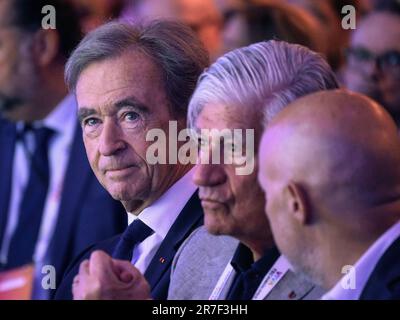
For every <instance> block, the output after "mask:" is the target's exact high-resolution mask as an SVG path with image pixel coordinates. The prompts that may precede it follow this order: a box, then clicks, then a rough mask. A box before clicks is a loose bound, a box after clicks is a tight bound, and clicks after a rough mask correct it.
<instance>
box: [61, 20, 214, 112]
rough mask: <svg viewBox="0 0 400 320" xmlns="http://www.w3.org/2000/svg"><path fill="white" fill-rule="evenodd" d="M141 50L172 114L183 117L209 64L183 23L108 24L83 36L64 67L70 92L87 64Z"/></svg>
mask: <svg viewBox="0 0 400 320" xmlns="http://www.w3.org/2000/svg"><path fill="white" fill-rule="evenodd" d="M128 50H140V51H142V52H143V53H144V54H146V55H147V56H149V57H150V58H151V59H153V61H154V62H155V63H156V64H157V65H158V66H159V67H160V70H161V73H162V75H163V78H164V88H165V91H166V94H167V97H168V99H169V102H170V105H171V106H172V109H173V111H174V112H175V113H176V115H178V116H186V114H187V107H188V104H189V99H190V96H191V95H192V93H193V90H194V89H195V87H196V83H197V80H198V77H199V76H200V74H201V73H202V72H203V70H204V69H205V68H206V67H207V66H208V64H209V58H208V53H207V51H206V50H205V48H204V47H203V45H202V43H201V42H200V40H198V38H197V37H196V35H195V34H194V33H193V31H192V30H191V29H190V28H189V27H187V26H185V25H184V24H182V23H179V22H176V21H169V20H154V21H152V22H150V23H148V24H143V25H135V24H132V23H127V22H110V23H107V24H105V25H103V26H101V27H100V28H98V29H96V30H94V31H93V32H91V33H89V34H88V35H86V37H85V38H84V39H83V40H82V41H81V43H80V44H79V45H78V47H77V48H76V49H75V50H74V52H73V53H72V55H71V57H70V58H69V60H68V62H67V64H66V67H65V80H66V83H67V85H68V87H69V89H70V90H71V91H75V89H76V84H77V82H78V80H79V76H80V75H81V73H82V71H83V70H84V69H85V68H87V67H88V66H89V65H90V64H92V63H94V62H98V61H102V60H105V59H111V58H115V57H118V56H120V55H121V54H122V53H125V52H126V51H128Z"/></svg>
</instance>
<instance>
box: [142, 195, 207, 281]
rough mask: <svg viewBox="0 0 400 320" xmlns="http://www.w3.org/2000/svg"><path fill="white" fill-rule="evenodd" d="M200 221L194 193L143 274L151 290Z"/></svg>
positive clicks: (198, 200) (201, 211)
mask: <svg viewBox="0 0 400 320" xmlns="http://www.w3.org/2000/svg"><path fill="white" fill-rule="evenodd" d="M202 221H203V209H202V207H201V203H200V199H199V196H198V192H197V191H196V192H195V193H194V194H193V196H192V197H191V198H190V199H189V201H188V202H187V204H186V205H185V207H184V208H183V210H182V211H181V213H180V214H179V216H178V218H177V219H176V221H175V222H174V224H173V225H172V227H171V229H170V230H169V232H168V234H167V236H166V237H165V239H164V241H163V242H162V244H161V246H160V248H159V249H158V251H157V252H156V255H155V256H154V258H153V259H152V261H151V263H150V265H149V267H148V268H147V270H146V272H145V274H144V275H145V277H146V279H147V281H148V282H149V283H150V287H151V288H153V289H154V287H155V286H156V285H157V284H158V282H159V281H160V279H161V277H162V276H163V274H164V273H165V272H167V271H169V270H170V265H171V263H172V260H173V258H174V256H175V254H176V252H177V251H178V249H179V246H180V245H181V244H182V242H183V241H184V240H185V239H186V238H187V237H188V236H189V234H190V233H191V232H192V231H193V230H194V229H195V228H197V227H198V226H200V225H201V223H202Z"/></svg>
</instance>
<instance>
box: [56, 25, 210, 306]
mask: <svg viewBox="0 0 400 320" xmlns="http://www.w3.org/2000/svg"><path fill="white" fill-rule="evenodd" d="M207 65H208V56H207V53H206V51H205V49H204V48H203V46H202V45H201V43H200V41H199V40H198V39H197V38H196V36H195V34H194V33H193V32H192V31H191V30H190V28H188V27H187V26H184V25H183V24H180V23H177V22H167V21H155V22H152V23H150V24H148V25H145V26H141V27H140V26H134V25H130V24H124V23H117V22H116V23H109V24H107V25H104V26H102V27H100V28H99V29H97V30H95V31H94V32H93V33H91V34H89V35H88V36H86V37H85V38H84V39H83V41H82V42H81V43H80V44H79V46H78V47H77V49H76V50H75V51H74V53H73V54H72V55H71V57H70V59H69V61H68V63H67V66H66V79H67V82H68V85H69V87H70V89H71V90H72V91H73V92H75V94H76V97H77V101H78V109H79V111H78V116H79V120H80V123H81V127H82V128H83V139H84V144H85V147H86V152H87V155H88V158H89V162H90V164H91V167H92V169H93V171H94V173H95V174H96V176H97V178H98V180H99V181H100V183H101V184H102V185H103V186H104V187H105V188H106V189H107V191H108V192H109V193H110V194H111V195H112V197H113V198H114V199H118V200H120V201H121V203H122V204H123V206H124V207H125V210H126V211H127V212H128V216H129V227H128V228H127V229H126V230H125V232H124V233H123V234H122V235H121V236H117V237H116V238H113V239H110V240H108V241H105V242H103V243H100V244H98V245H95V246H93V247H91V248H89V249H88V250H86V251H85V252H84V253H82V255H81V256H80V257H79V258H78V259H77V260H76V261H75V263H73V265H72V267H71V269H70V271H69V272H68V273H67V274H66V277H65V279H64V280H63V282H62V284H61V287H60V288H59V290H58V292H57V295H56V298H58V299H68V298H71V289H72V283H74V292H75V293H76V294H75V296H74V298H77V299H89V298H98V299H102V298H103V299H104V298H109V297H108V296H107V292H108V290H107V288H109V287H110V286H111V287H113V286H114V285H118V283H117V282H118V279H119V278H118V276H116V277H106V276H105V275H106V274H108V275H110V274H113V272H114V271H115V269H117V268H118V264H119V263H121V260H128V263H132V264H134V265H135V267H136V268H137V269H138V270H140V271H141V272H142V273H143V274H144V275H145V277H146V279H147V281H148V282H149V283H150V287H151V294H152V297H153V298H155V299H165V298H166V297H167V292H168V286H169V273H170V266H171V262H172V259H173V257H174V255H175V253H176V251H177V249H178V248H179V246H180V244H181V243H182V242H183V241H184V239H185V238H186V237H187V236H188V235H189V234H190V233H191V232H192V231H193V230H194V229H195V228H196V227H198V226H199V225H200V224H201V223H202V217H203V213H202V209H201V204H200V201H199V198H198V195H197V187H196V186H195V185H194V183H193V182H192V175H193V170H192V167H193V161H188V162H182V161H181V160H180V159H179V161H177V156H179V154H177V151H178V147H179V150H180V147H182V146H183V144H184V142H185V141H182V139H181V138H179V141H177V139H176V138H177V136H176V135H175V134H176V133H177V132H175V130H178V132H179V131H180V130H181V129H184V128H186V115H187V106H188V103H189V99H190V96H191V94H192V93H193V90H194V88H195V86H196V82H197V78H198V77H199V75H200V74H201V72H202V71H203V69H204V68H205V67H206V66H207ZM159 133H160V134H161V135H160V136H158V134H159ZM163 134H165V136H164V138H162V135H163ZM155 136H157V139H158V140H157V141H158V142H159V143H160V148H158V149H157V152H155V153H154V154H153V152H151V150H153V151H154V145H153V143H154V141H155V139H156V138H155ZM167 136H168V137H169V140H168V142H167V140H166V137H167ZM174 136H175V138H174ZM163 142H164V143H163ZM167 148H168V152H167V151H166V149H167ZM155 154H157V155H155ZM98 250H102V251H104V252H101V253H99V252H98ZM94 251H96V253H94V254H92V253H93V252H94ZM78 273H79V274H78ZM122 276H123V275H122ZM130 280H133V279H130ZM131 284H133V282H132V283H131ZM122 285H123V286H125V287H126V286H127V285H128V286H129V285H130V283H129V281H128V284H126V283H122ZM93 286H94V287H95V290H94V292H93V291H92V290H90V289H91V288H93Z"/></svg>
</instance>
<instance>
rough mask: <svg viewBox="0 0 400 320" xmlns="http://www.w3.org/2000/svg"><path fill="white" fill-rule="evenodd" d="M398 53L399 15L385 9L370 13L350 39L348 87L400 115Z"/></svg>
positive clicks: (399, 49)
mask: <svg viewBox="0 0 400 320" xmlns="http://www.w3.org/2000/svg"><path fill="white" fill-rule="evenodd" d="M399 55H400V17H399V16H398V15H394V14H390V13H384V12H379V13H374V14H371V15H369V16H367V17H366V18H365V19H364V20H363V21H362V22H361V23H360V25H359V26H357V29H356V30H355V31H354V34H353V36H352V39H351V48H350V51H349V57H348V66H347V70H346V73H345V84H346V86H347V87H348V88H349V89H351V90H354V91H356V92H360V93H364V94H366V95H368V96H370V97H372V98H374V99H377V100H378V101H380V102H381V103H382V104H383V105H384V106H385V107H386V108H388V110H389V111H390V112H392V114H396V115H399V114H400V61H399V59H400V58H399ZM377 57H379V58H378V59H380V62H378V61H377V59H376V58H377ZM396 61H397V62H396Z"/></svg>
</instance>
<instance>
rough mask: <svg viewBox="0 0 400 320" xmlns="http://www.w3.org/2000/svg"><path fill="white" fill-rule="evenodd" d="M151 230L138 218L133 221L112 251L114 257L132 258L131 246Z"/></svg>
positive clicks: (144, 237)
mask: <svg viewBox="0 0 400 320" xmlns="http://www.w3.org/2000/svg"><path fill="white" fill-rule="evenodd" d="M152 233H153V230H152V229H151V228H150V227H149V226H147V225H146V224H145V223H143V222H142V221H141V220H140V219H136V220H135V221H133V222H132V223H131V224H130V225H129V226H128V228H127V229H126V230H125V232H124V233H123V234H122V236H121V238H120V240H119V242H118V243H117V246H116V247H115V249H114V252H113V255H112V256H113V258H114V259H121V260H128V261H131V260H132V253H133V248H134V247H135V246H136V245H137V244H139V243H141V242H142V241H143V240H144V239H146V238H147V237H148V236H150V235H151V234H152Z"/></svg>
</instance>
